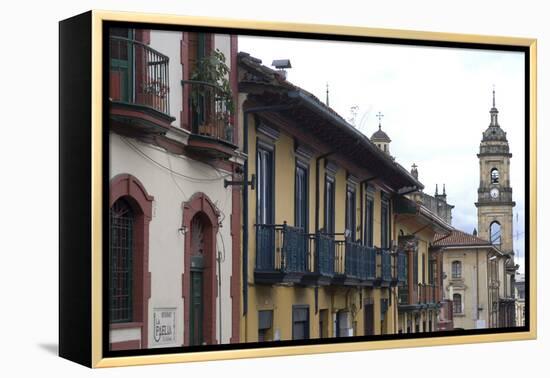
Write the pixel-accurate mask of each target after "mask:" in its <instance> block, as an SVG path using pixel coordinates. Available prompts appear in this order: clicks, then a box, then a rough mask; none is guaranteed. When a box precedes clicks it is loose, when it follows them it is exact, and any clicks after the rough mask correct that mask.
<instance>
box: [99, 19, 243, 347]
mask: <svg viewBox="0 0 550 378" xmlns="http://www.w3.org/2000/svg"><path fill="white" fill-rule="evenodd" d="M216 52H218V53H219V52H221V53H223V57H222V56H221V55H216ZM236 52H237V39H236V37H234V36H230V35H214V34H207V33H200V32H187V31H185V32H183V31H155V30H133V29H111V33H110V53H111V55H110V78H109V95H110V96H109V97H110V109H109V162H110V166H109V178H110V193H109V206H110V215H109V217H110V226H109V227H110V235H109V238H110V248H109V306H108V307H109V318H110V331H109V345H110V349H111V350H128V349H140V348H156V347H177V346H182V345H185V346H187V345H206V344H217V343H224V344H227V343H231V342H238V339H239V329H238V326H239V321H238V316H239V312H240V290H239V288H240V287H241V284H240V261H239V258H240V248H241V241H240V238H241V235H240V223H241V219H240V218H241V205H240V204H241V197H240V196H241V194H240V193H241V190H240V187H239V185H237V184H238V183H239V180H241V181H242V177H241V172H242V169H241V167H242V164H243V159H242V157H241V154H240V153H239V148H238V144H239V143H238V138H239V134H238V130H236V126H234V125H237V124H238V122H236V115H235V113H236V112H235V111H234V110H233V109H232V102H233V98H235V100H236V98H237V97H236V96H237V87H236V84H237V77H236V69H234V68H235V63H234V62H235V59H233V57H235V58H236ZM212 56H217V57H218V60H217V61H214V64H215V67H217V68H220V67H221V68H222V69H225V73H224V74H223V78H221V79H220V78H212V77H210V78H209V77H208V75H205V72H206V73H207V72H208V69H209V68H211V66H208V62H212V59H210V57H212ZM224 84H225V86H224ZM235 102H236V101H235ZM235 183H237V184H235Z"/></svg>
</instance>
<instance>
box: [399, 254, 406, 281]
mask: <svg viewBox="0 0 550 378" xmlns="http://www.w3.org/2000/svg"><path fill="white" fill-rule="evenodd" d="M397 281H398V283H399V284H405V283H406V282H407V254H406V253H405V252H403V251H398V252H397Z"/></svg>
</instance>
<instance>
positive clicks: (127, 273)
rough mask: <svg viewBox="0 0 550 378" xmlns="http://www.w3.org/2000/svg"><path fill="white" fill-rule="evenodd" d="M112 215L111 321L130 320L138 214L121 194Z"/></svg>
mask: <svg viewBox="0 0 550 378" xmlns="http://www.w3.org/2000/svg"><path fill="white" fill-rule="evenodd" d="M110 217H111V238H110V248H109V261H110V264H109V266H110V269H109V282H110V286H109V289H110V290H109V291H110V299H111V303H110V308H109V314H110V320H111V323H124V322H131V321H132V320H133V311H132V305H133V300H132V274H133V271H134V269H133V266H132V262H133V260H134V239H135V238H134V229H135V216H134V212H133V211H132V208H131V207H130V205H129V204H128V202H127V201H126V200H125V199H124V198H119V199H118V200H117V201H116V202H115V203H114V204H113V206H112V207H111V212H110Z"/></svg>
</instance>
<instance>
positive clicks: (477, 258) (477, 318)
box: [476, 249, 479, 327]
mask: <svg viewBox="0 0 550 378" xmlns="http://www.w3.org/2000/svg"><path fill="white" fill-rule="evenodd" d="M478 321H479V249H476V322H478ZM476 327H477V324H476Z"/></svg>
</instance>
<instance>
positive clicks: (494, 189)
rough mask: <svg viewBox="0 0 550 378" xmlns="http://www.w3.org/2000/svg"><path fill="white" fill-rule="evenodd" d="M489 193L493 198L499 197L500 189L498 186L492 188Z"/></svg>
mask: <svg viewBox="0 0 550 378" xmlns="http://www.w3.org/2000/svg"><path fill="white" fill-rule="evenodd" d="M489 194H490V195H491V198H492V199H497V198H498V189H497V188H493V189H491V192H490V193H489Z"/></svg>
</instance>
